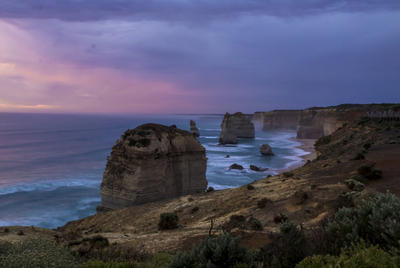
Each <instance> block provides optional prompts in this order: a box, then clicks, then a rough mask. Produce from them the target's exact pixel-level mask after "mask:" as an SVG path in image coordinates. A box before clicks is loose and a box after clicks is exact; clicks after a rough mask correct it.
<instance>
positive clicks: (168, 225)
mask: <svg viewBox="0 0 400 268" xmlns="http://www.w3.org/2000/svg"><path fill="white" fill-rule="evenodd" d="M178 221H179V218H178V215H177V214H176V213H175V212H172V213H162V214H161V215H160V221H159V222H158V229H159V230H170V229H176V228H178Z"/></svg>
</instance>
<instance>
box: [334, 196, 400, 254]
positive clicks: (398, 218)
mask: <svg viewBox="0 0 400 268" xmlns="http://www.w3.org/2000/svg"><path fill="white" fill-rule="evenodd" d="M327 234H328V236H329V237H330V238H331V239H332V250H333V252H338V251H339V250H340V248H342V247H344V246H350V245H352V244H353V243H357V242H359V241H361V240H364V241H366V242H367V243H370V244H372V245H379V246H381V247H382V248H384V249H388V250H389V249H390V250H394V249H400V200H399V199H398V198H397V197H396V196H395V195H393V194H390V193H385V194H382V193H381V194H376V195H375V196H373V197H371V198H370V199H368V200H365V201H364V202H362V203H361V204H360V205H359V206H357V207H355V208H342V209H340V210H339V211H338V212H337V213H336V214H335V217H334V219H333V220H332V221H330V222H329V223H328V225H327Z"/></svg>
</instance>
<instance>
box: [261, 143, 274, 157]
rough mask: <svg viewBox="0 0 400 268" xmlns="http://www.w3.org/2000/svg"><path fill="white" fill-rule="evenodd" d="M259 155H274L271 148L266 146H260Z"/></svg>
mask: <svg viewBox="0 0 400 268" xmlns="http://www.w3.org/2000/svg"><path fill="white" fill-rule="evenodd" d="M260 153H261V154H262V155H274V153H273V152H272V148H271V146H269V145H268V144H263V145H261V147H260Z"/></svg>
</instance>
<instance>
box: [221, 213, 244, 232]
mask: <svg viewBox="0 0 400 268" xmlns="http://www.w3.org/2000/svg"><path fill="white" fill-rule="evenodd" d="M233 228H239V229H246V217H245V216H243V215H232V216H231V217H230V218H229V221H228V222H227V223H225V224H224V225H223V229H224V230H226V231H228V232H229V231H230V230H232V229H233Z"/></svg>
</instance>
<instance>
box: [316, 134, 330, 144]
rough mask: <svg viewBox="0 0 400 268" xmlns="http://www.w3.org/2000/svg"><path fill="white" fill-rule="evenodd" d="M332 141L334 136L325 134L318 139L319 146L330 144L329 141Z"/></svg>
mask: <svg viewBox="0 0 400 268" xmlns="http://www.w3.org/2000/svg"><path fill="white" fill-rule="evenodd" d="M331 141H332V136H330V135H329V136H323V137H322V138H320V139H319V140H318V141H317V144H316V145H317V146H318V145H325V144H328V143H330V142H331Z"/></svg>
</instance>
